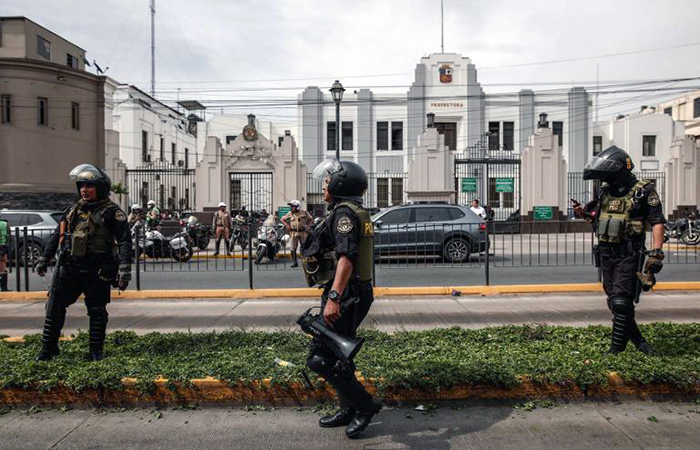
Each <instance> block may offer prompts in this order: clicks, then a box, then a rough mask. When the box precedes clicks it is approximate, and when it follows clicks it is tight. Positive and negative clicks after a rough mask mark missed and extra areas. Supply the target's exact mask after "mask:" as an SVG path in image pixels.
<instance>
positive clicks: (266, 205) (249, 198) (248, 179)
mask: <svg viewBox="0 0 700 450" xmlns="http://www.w3.org/2000/svg"><path fill="white" fill-rule="evenodd" d="M229 179H230V194H231V209H232V210H238V209H241V207H242V206H245V207H246V209H247V210H248V211H261V210H263V209H264V210H265V211H267V212H268V213H272V173H270V172H239V173H237V172H231V173H229Z"/></svg>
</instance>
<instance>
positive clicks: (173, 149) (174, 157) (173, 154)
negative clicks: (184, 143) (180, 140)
mask: <svg viewBox="0 0 700 450" xmlns="http://www.w3.org/2000/svg"><path fill="white" fill-rule="evenodd" d="M170 153H171V155H170V158H171V159H170V162H171V163H173V164H177V145H176V144H175V143H174V142H173V143H172V144H170Z"/></svg>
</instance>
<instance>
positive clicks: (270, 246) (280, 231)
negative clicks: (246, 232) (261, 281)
mask: <svg viewBox="0 0 700 450" xmlns="http://www.w3.org/2000/svg"><path fill="white" fill-rule="evenodd" d="M256 234H257V249H256V251H255V264H260V263H261V262H262V259H263V258H267V259H268V260H269V261H270V262H274V261H275V257H276V256H277V252H279V251H280V250H282V249H284V248H285V247H286V246H287V242H289V239H290V236H289V234H287V232H286V230H285V228H284V225H283V224H281V223H277V221H276V218H275V216H274V215H272V214H271V215H270V216H269V217H268V218H267V219H265V221H264V222H263V224H262V225H261V226H260V227H258V231H257V233H256Z"/></svg>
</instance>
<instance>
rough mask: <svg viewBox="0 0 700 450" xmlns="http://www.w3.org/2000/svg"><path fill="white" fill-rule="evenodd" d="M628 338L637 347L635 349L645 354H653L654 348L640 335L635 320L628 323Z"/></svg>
mask: <svg viewBox="0 0 700 450" xmlns="http://www.w3.org/2000/svg"><path fill="white" fill-rule="evenodd" d="M630 340H631V341H632V343H633V344H634V346H635V347H637V350H639V351H640V352H642V353H644V354H645V355H653V354H654V349H653V348H652V347H651V346H650V345H649V343H648V342H647V341H646V339H644V337H643V336H642V332H641V331H640V330H639V326H638V325H637V321H636V320H632V323H631V324H630Z"/></svg>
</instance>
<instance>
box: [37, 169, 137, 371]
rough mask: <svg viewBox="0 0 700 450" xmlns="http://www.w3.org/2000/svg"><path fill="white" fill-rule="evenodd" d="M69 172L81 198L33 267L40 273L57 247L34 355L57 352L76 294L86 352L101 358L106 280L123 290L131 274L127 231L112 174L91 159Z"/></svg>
mask: <svg viewBox="0 0 700 450" xmlns="http://www.w3.org/2000/svg"><path fill="white" fill-rule="evenodd" d="M70 178H71V180H73V181H74V182H75V186H76V188H77V190H78V194H79V195H80V200H78V202H76V203H75V204H74V205H73V206H71V207H70V208H68V209H67V210H66V211H65V213H64V215H63V217H62V218H61V220H60V221H59V225H58V227H56V230H55V231H54V233H53V234H52V235H51V239H50V241H49V243H48V245H47V246H46V249H45V251H44V254H43V255H42V256H41V257H40V258H39V259H38V261H37V263H36V267H35V268H36V272H37V273H38V274H39V275H40V276H44V275H45V274H46V270H47V266H48V264H49V260H50V259H51V258H53V257H54V255H55V254H56V251H57V250H58V251H59V256H58V258H57V260H58V263H57V265H56V271H55V273H54V280H53V282H52V285H51V290H50V292H49V300H48V301H47V303H46V319H45V322H44V332H43V338H42V348H41V352H40V353H39V355H38V356H37V357H36V359H37V361H48V360H50V359H52V358H53V357H54V356H56V355H58V353H59V350H58V338H59V336H60V334H61V329H62V328H63V324H64V322H65V319H66V309H67V308H68V306H70V305H72V304H73V303H75V302H76V301H77V300H78V297H80V295H81V294H84V295H85V306H86V307H87V313H88V316H89V317H90V326H89V330H90V332H89V333H90V355H89V356H90V358H91V359H92V360H93V361H99V360H101V359H102V358H103V353H102V348H103V344H104V340H105V333H106V329H107V318H108V314H107V308H106V306H107V303H109V301H110V285H115V286H116V287H118V288H119V289H121V290H124V289H126V287H127V285H128V284H129V281H130V280H131V236H130V234H129V226H128V223H127V217H126V214H124V211H122V210H121V208H119V206H118V205H117V204H115V203H114V202H112V201H111V200H110V199H109V191H110V187H111V180H110V179H109V177H108V176H107V174H105V173H104V172H103V171H102V170H100V169H99V168H97V167H95V166H93V165H91V164H81V165H79V166H77V167H75V168H74V169H73V170H72V171H71V172H70Z"/></svg>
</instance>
